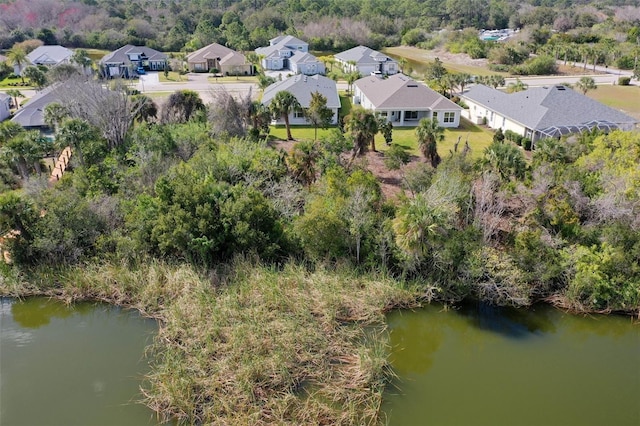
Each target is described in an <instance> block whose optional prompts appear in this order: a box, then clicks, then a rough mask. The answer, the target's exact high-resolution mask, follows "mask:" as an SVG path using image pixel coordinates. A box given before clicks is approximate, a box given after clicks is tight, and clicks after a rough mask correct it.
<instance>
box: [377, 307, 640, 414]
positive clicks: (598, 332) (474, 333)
mask: <svg viewBox="0 0 640 426" xmlns="http://www.w3.org/2000/svg"><path fill="white" fill-rule="evenodd" d="M388 320H389V324H390V329H391V341H392V344H393V353H392V364H393V367H394V369H395V371H396V373H397V374H398V376H399V377H398V379H397V380H396V382H395V383H394V385H395V388H394V387H392V388H390V389H389V391H388V392H387V393H386V395H385V402H384V406H383V410H384V412H385V413H386V415H387V418H388V423H389V424H390V425H402V426H404V425H425V426H429V425H542V426H545V425H546V426H551V425H563V426H568V425H581V426H583V425H617V426H626V425H629V426H638V425H640V325H639V324H637V323H636V324H635V325H634V324H633V323H632V320H631V319H630V318H628V317H617V316H592V317H581V316H572V315H568V314H564V313H563V312H561V311H558V310H555V309H552V308H549V307H546V306H540V307H536V308H535V309H531V310H520V311H516V310H508V309H497V308H492V307H488V306H485V305H473V306H466V307H464V308H462V309H459V310H450V311H443V308H442V306H437V305H432V306H428V307H426V308H424V309H421V310H418V311H415V312H407V311H404V312H394V313H393V314H391V315H390V316H389V318H388Z"/></svg>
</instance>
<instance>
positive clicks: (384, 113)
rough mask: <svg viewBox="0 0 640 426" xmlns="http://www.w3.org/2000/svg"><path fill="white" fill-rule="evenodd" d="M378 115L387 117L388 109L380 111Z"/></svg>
mask: <svg viewBox="0 0 640 426" xmlns="http://www.w3.org/2000/svg"><path fill="white" fill-rule="evenodd" d="M378 115H379V116H380V117H386V116H387V111H380V112H379V113H378Z"/></svg>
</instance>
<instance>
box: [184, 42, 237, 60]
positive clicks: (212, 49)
mask: <svg viewBox="0 0 640 426" xmlns="http://www.w3.org/2000/svg"><path fill="white" fill-rule="evenodd" d="M216 58H220V59H219V62H220V64H221V65H246V64H248V62H247V58H246V56H244V55H243V54H242V53H239V52H236V51H235V50H233V49H229V48H228V47H226V46H223V45H221V44H218V43H211V44H210V45H208V46H205V47H203V48H201V49H198V50H196V51H195V52H193V53H190V54H188V55H187V62H191V63H198V62H206V61H207V59H216Z"/></svg>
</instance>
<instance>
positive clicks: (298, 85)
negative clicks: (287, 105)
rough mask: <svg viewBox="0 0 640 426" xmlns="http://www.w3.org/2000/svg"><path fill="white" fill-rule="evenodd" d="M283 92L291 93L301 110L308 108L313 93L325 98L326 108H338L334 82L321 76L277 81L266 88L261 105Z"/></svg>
mask: <svg viewBox="0 0 640 426" xmlns="http://www.w3.org/2000/svg"><path fill="white" fill-rule="evenodd" d="M285 90H286V91H287V92H291V94H293V96H295V97H296V99H298V102H300V105H301V106H302V107H303V108H308V107H309V103H310V102H311V94H312V93H314V92H319V93H320V94H321V95H323V96H325V97H326V98H327V108H340V97H339V96H338V87H337V86H336V82H335V81H333V80H331V79H330V78H327V77H324V76H321V75H314V76H307V75H302V74H298V75H295V76H293V77H289V78H287V79H286V80H282V81H278V82H277V83H273V84H272V85H271V86H269V87H267V88H266V89H265V90H264V94H263V95H262V104H263V105H269V104H270V103H271V100H272V99H273V97H274V96H275V95H276V93H278V92H282V91H285Z"/></svg>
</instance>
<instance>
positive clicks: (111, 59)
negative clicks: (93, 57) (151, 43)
mask: <svg viewBox="0 0 640 426" xmlns="http://www.w3.org/2000/svg"><path fill="white" fill-rule="evenodd" d="M128 53H139V54H141V53H144V54H145V55H146V56H147V59H149V60H152V61H166V60H167V55H165V54H164V53H162V52H158V51H157V50H155V49H152V48H150V47H147V46H133V45H131V44H127V45H125V46H122V47H121V48H120V49H118V50H114V51H113V52H111V53H108V54H107V55H105V56H104V57H103V58H102V59H100V63H101V64H107V63H109V64H113V63H115V64H120V63H124V64H130V63H131V61H130V60H129V57H128V56H127V54H128Z"/></svg>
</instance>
